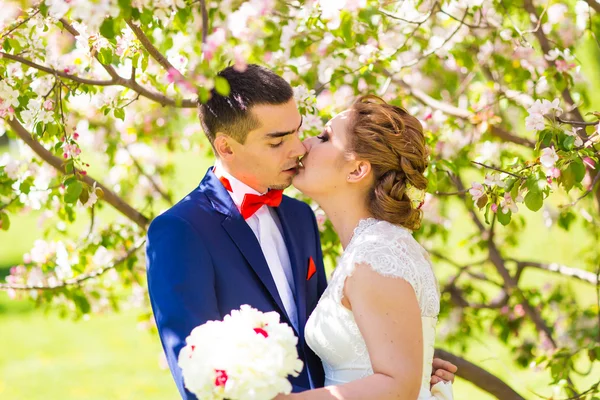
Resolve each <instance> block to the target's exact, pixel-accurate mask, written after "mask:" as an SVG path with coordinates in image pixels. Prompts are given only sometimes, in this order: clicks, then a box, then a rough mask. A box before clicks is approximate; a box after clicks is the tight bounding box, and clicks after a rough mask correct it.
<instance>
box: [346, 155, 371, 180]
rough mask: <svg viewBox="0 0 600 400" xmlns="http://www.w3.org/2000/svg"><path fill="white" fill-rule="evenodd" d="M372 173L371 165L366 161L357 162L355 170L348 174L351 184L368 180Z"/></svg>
mask: <svg viewBox="0 0 600 400" xmlns="http://www.w3.org/2000/svg"><path fill="white" fill-rule="evenodd" d="M370 172H371V163H370V162H368V161H364V160H356V161H355V164H354V170H352V172H350V174H348V182H349V183H358V182H360V181H363V180H364V179H366V178H367V176H368V175H369V173H370Z"/></svg>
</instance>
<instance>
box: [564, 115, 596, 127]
mask: <svg viewBox="0 0 600 400" xmlns="http://www.w3.org/2000/svg"><path fill="white" fill-rule="evenodd" d="M556 120H557V121H558V122H560V123H561V124H568V125H577V126H594V125H598V124H599V123H600V121H596V122H585V121H567V120H565V119H562V118H561V117H556Z"/></svg>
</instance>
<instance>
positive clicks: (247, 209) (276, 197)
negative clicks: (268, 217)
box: [219, 177, 283, 219]
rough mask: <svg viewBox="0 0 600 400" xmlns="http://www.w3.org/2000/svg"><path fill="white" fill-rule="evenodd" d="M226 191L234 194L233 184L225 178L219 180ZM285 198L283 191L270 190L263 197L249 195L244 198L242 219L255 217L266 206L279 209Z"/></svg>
mask: <svg viewBox="0 0 600 400" xmlns="http://www.w3.org/2000/svg"><path fill="white" fill-rule="evenodd" d="M219 180H220V181H221V183H222V184H223V186H225V189H227V190H228V191H229V192H233V190H231V183H229V180H228V179H227V178H225V177H221V178H219ZM282 198H283V190H269V191H268V192H267V193H265V194H263V195H262V196H261V195H258V194H251V193H247V194H246V195H245V196H244V201H242V207H241V210H240V212H241V213H242V217H244V219H248V218H250V217H251V216H253V215H254V213H255V212H257V211H258V209H259V208H261V207H262V206H264V205H267V206H269V207H279V205H280V204H281V199H282Z"/></svg>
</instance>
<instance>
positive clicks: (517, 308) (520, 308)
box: [515, 304, 525, 317]
mask: <svg viewBox="0 0 600 400" xmlns="http://www.w3.org/2000/svg"><path fill="white" fill-rule="evenodd" d="M515 314H516V315H517V316H518V317H522V316H524V315H525V310H524V309H523V306H522V305H521V304H517V305H516V306H515Z"/></svg>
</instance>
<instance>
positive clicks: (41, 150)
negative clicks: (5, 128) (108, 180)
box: [6, 118, 150, 229]
mask: <svg viewBox="0 0 600 400" xmlns="http://www.w3.org/2000/svg"><path fill="white" fill-rule="evenodd" d="M6 122H7V124H8V125H9V126H10V127H11V128H12V129H13V130H14V131H15V133H16V134H17V136H19V137H20V138H21V140H23V141H24V142H25V144H27V145H28V146H29V147H31V149H32V150H33V151H34V152H35V153H36V154H37V155H38V156H39V157H40V158H41V159H42V160H44V161H46V162H47V163H48V164H50V165H52V166H53V167H54V168H55V169H56V170H58V171H59V172H60V173H62V174H66V170H65V165H64V164H63V161H62V160H61V159H60V158H58V157H56V156H55V155H53V154H52V153H51V152H50V151H48V150H47V149H46V148H45V147H44V146H42V144H41V143H39V142H38V141H37V140H35V139H34V138H33V137H32V136H31V134H30V133H29V132H28V131H27V130H26V129H25V128H24V127H23V125H21V124H20V123H19V121H17V119H16V118H13V119H12V120H7V121H6ZM73 172H76V171H75V170H74V171H73ZM81 179H82V180H83V181H84V182H85V183H86V184H87V185H89V186H90V187H93V186H94V184H95V185H96V187H99V188H101V189H102V190H103V191H104V200H105V201H106V202H107V203H108V204H110V205H112V206H113V207H114V208H116V209H117V210H118V211H119V212H121V214H123V215H124V216H126V217H127V218H129V219H130V220H132V221H133V222H135V223H136V224H137V225H138V226H139V227H140V228H142V229H145V228H146V226H147V225H148V223H149V222H150V220H149V219H148V218H147V217H146V216H144V215H142V214H141V213H140V212H139V211H137V210H136V209H134V208H133V207H132V206H130V205H129V204H127V203H126V202H125V200H123V199H122V198H120V197H119V196H117V195H116V194H115V193H114V192H113V191H112V190H110V189H109V188H107V187H106V186H104V185H103V184H102V183H100V182H98V181H97V180H95V179H93V178H92V177H91V176H89V175H84V176H83V177H82V178H81Z"/></svg>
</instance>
